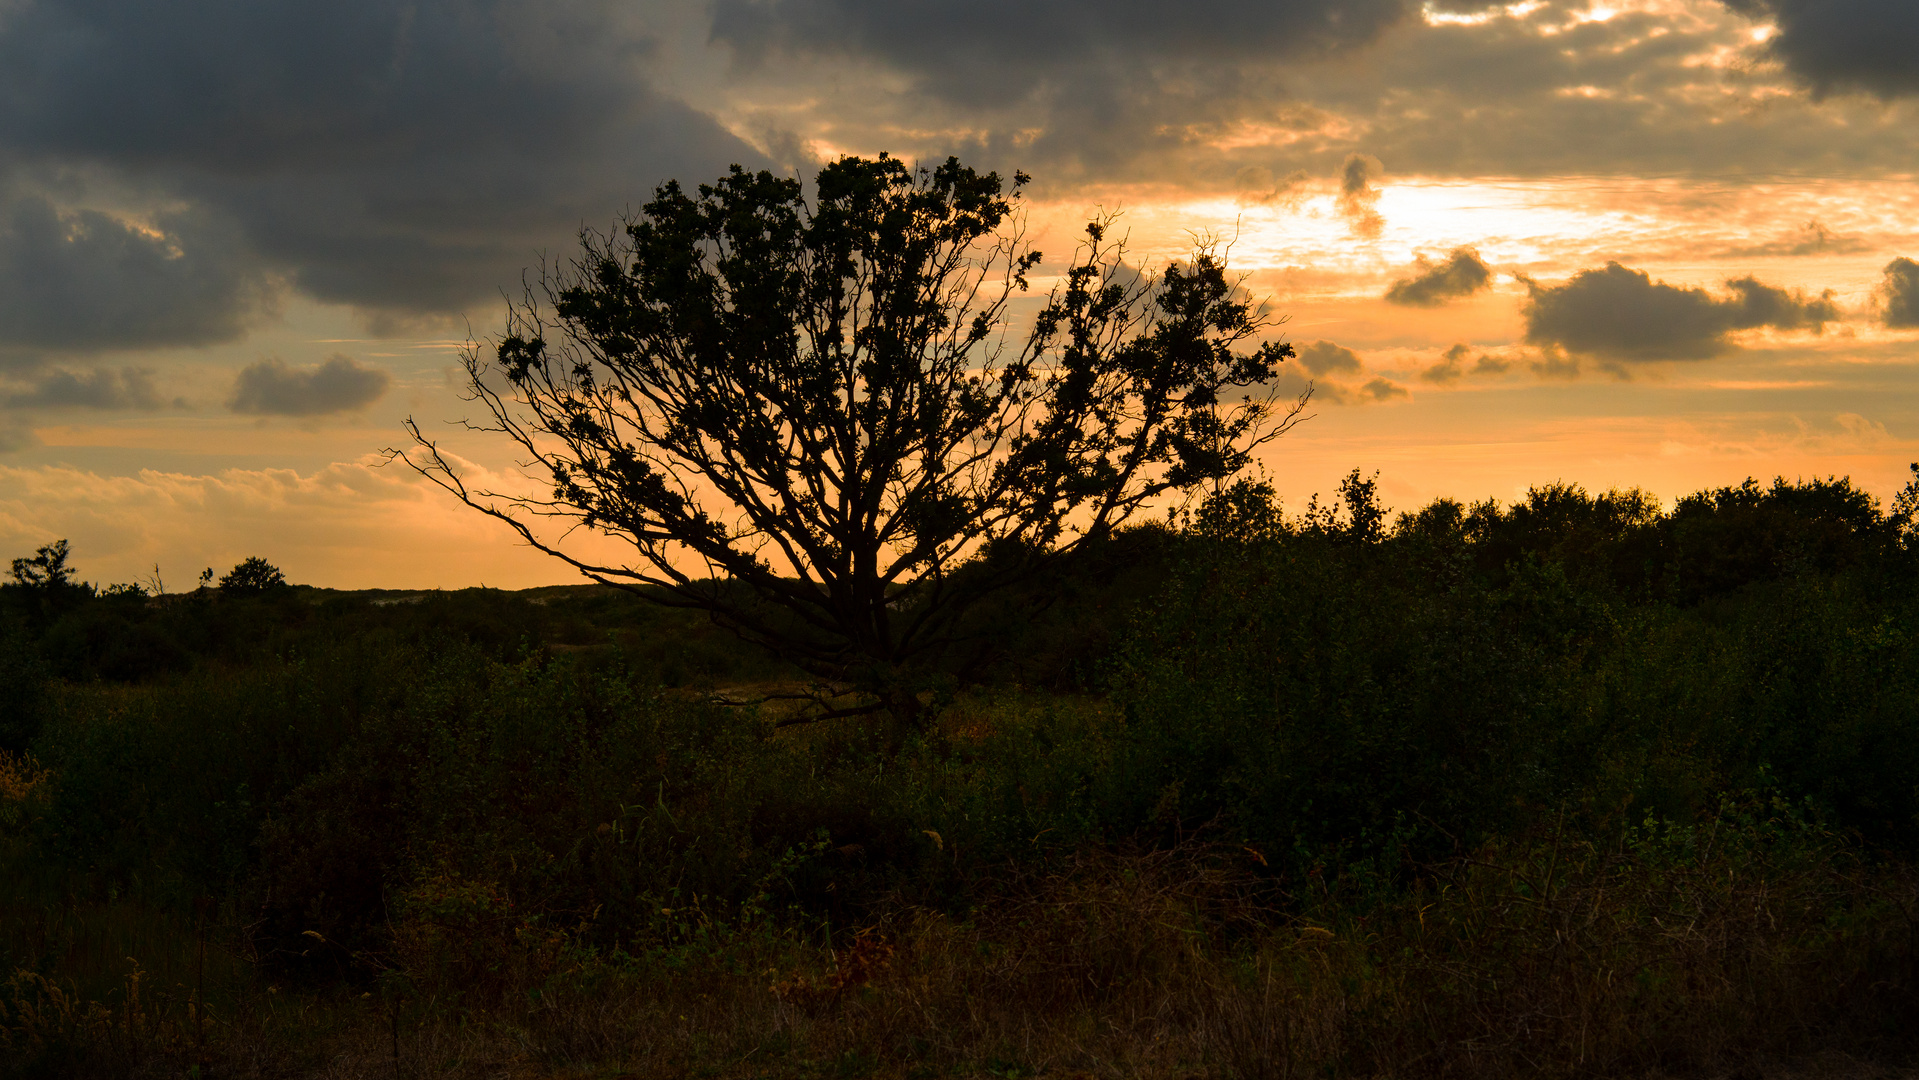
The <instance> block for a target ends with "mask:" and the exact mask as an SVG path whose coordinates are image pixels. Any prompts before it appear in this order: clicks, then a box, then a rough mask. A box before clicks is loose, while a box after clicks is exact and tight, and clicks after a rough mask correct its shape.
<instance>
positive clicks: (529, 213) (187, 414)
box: [0, 0, 1919, 591]
mask: <svg viewBox="0 0 1919 1080" xmlns="http://www.w3.org/2000/svg"><path fill="white" fill-rule="evenodd" d="M882 151H884V152H888V153H891V154H893V155H895V156H897V157H901V158H905V159H907V160H912V161H923V162H936V161H940V160H944V159H945V158H946V157H947V156H948V155H957V156H958V157H960V158H961V160H963V161H964V162H966V163H967V164H970V165H974V166H977V167H980V168H990V169H995V170H999V171H1000V172H1001V173H1002V174H1004V175H1009V176H1010V175H1011V174H1012V172H1013V171H1014V170H1021V171H1024V172H1026V173H1028V174H1030V175H1031V176H1032V177H1033V178H1034V180H1033V183H1032V184H1031V185H1030V186H1029V188H1028V189H1027V195H1026V206H1027V215H1028V220H1027V232H1028V238H1029V239H1030V240H1031V241H1032V242H1033V244H1034V245H1035V246H1036V247H1037V248H1038V249H1040V250H1041V251H1042V252H1045V253H1047V254H1049V255H1053V256H1055V258H1054V259H1052V260H1050V261H1049V264H1043V265H1042V267H1041V271H1042V273H1043V272H1044V271H1045V269H1046V266H1047V265H1057V264H1059V263H1060V262H1062V261H1063V259H1064V257H1065V256H1067V255H1069V254H1070V252H1071V249H1072V246H1073V243H1074V240H1075V237H1076V236H1077V234H1078V233H1079V230H1080V229H1081V227H1082V226H1083V224H1084V222H1085V221H1086V220H1087V218H1088V217H1089V216H1091V215H1094V214H1101V213H1109V214H1110V213H1116V214H1118V215H1119V217H1118V222H1119V225H1118V229H1119V230H1120V231H1121V232H1123V233H1125V234H1126V235H1127V237H1128V243H1129V247H1130V250H1131V252H1132V258H1134V259H1135V260H1137V261H1138V262H1139V263H1141V264H1142V265H1146V266H1148V267H1151V266H1154V265H1163V264H1164V262H1165V261H1166V260H1169V259H1174V258H1178V257H1180V256H1181V255H1183V254H1185V253H1188V252H1190V251H1191V250H1192V247H1193V245H1194V244H1195V243H1196V242H1205V241H1212V242H1215V243H1217V244H1218V245H1219V246H1220V248H1221V249H1222V250H1224V251H1226V252H1227V253H1228V255H1229V259H1230V263H1231V265H1232V266H1233V267H1234V268H1235V269H1236V270H1238V271H1239V272H1241V273H1243V274H1245V275H1246V277H1245V286H1246V288H1247V289H1249V290H1250V291H1251V292H1252V293H1253V294H1254V295H1255V296H1258V297H1260V298H1262V299H1263V301H1264V302H1265V303H1266V305H1267V310H1268V311H1269V313H1270V314H1271V316H1272V317H1273V318H1274V319H1275V321H1276V323H1277V330H1276V333H1277V334H1279V335H1280V336H1283V337H1284V339H1285V340H1288V341H1290V342H1292V343H1293V344H1294V346H1295V348H1296V349H1297V351H1298V357H1297V359H1296V360H1294V361H1292V362H1290V363H1289V364H1288V365H1287V371H1286V374H1285V378H1286V379H1288V380H1291V381H1290V382H1289V383H1288V385H1289V386H1300V385H1304V382H1305V381H1306V380H1309V379H1310V380H1311V381H1312V382H1313V385H1314V387H1315V394H1314V397H1313V402H1312V408H1311V413H1312V418H1311V419H1310V420H1309V421H1307V422H1306V423H1304V424H1302V425H1300V426H1299V427H1297V428H1296V429H1294V430H1293V431H1292V432H1291V433H1289V434H1288V435H1287V436H1286V437H1285V438H1283V439H1281V440H1279V441H1278V442H1276V443H1274V444H1272V445H1271V446H1270V448H1269V449H1268V450H1267V451H1266V452H1265V453H1264V454H1263V456H1262V459H1261V462H1260V468H1261V470H1262V471H1263V472H1264V474H1265V475H1266V477H1267V478H1268V479H1270V480H1271V481H1272V482H1273V484H1274V485H1275V486H1276V487H1277V488H1278V490H1279V491H1280V492H1281V493H1282V495H1283V496H1284V498H1285V499H1286V502H1287V504H1288V505H1289V506H1291V507H1293V508H1294V509H1299V508H1302V507H1303V506H1304V504H1305V500H1306V499H1307V498H1308V497H1309V496H1310V495H1311V494H1312V493H1314V492H1329V491H1331V490H1332V488H1333V487H1334V485H1336V484H1337V482H1338V480H1339V478H1340V477H1341V476H1343V475H1344V474H1346V473H1347V472H1349V471H1350V470H1352V469H1355V468H1358V469H1361V470H1364V471H1365V472H1367V473H1372V472H1375V471H1377V473H1378V474H1379V483H1380V490H1381V492H1382V494H1383V496H1384V498H1385V500H1386V501H1387V502H1388V503H1389V504H1390V505H1392V506H1394V507H1396V508H1399V509H1410V508H1414V507H1417V506H1419V505H1422V504H1424V503H1425V502H1426V501H1429V500H1430V499H1432V498H1435V497H1438V496H1451V497H1454V498H1459V499H1462V500H1468V501H1476V500H1480V499H1488V498H1490V499H1497V500H1500V501H1501V502H1511V501H1513V500H1515V499H1518V498H1523V497H1524V495H1525V492H1526V491H1527V489H1528V488H1530V487H1532V486H1535V485H1540V484H1546V483H1552V482H1568V483H1578V484H1582V485H1584V486H1585V487H1586V488H1587V489H1589V490H1594V491H1603V490H1607V489H1611V488H1615V487H1618V488H1626V487H1639V488H1643V489H1645V490H1647V491H1649V492H1651V493H1652V494H1654V495H1656V496H1658V497H1660V498H1661V499H1662V500H1664V501H1665V502H1666V503H1667V504H1668V505H1670V504H1671V502H1672V501H1673V500H1674V499H1676V498H1677V497H1679V496H1681V495H1684V494H1686V493H1689V492H1692V491H1697V490H1700V489H1703V488H1708V487H1715V486H1720V485H1726V484H1737V483H1739V482H1740V481H1742V480H1744V479H1745V478H1747V477H1749V476H1751V477H1756V478H1759V479H1760V480H1762V481H1765V480H1769V479H1770V478H1772V477H1774V476H1780V475H1783V476H1785V477H1787V478H1789V479H1791V478H1803V477H1813V476H1822V477H1823V476H1829V475H1837V476H1850V477H1851V478H1852V479H1853V481H1854V482H1855V483H1856V484H1858V485H1859V486H1861V487H1863V488H1865V489H1866V490H1868V491H1871V492H1873V493H1874V494H1876V495H1878V496H1879V497H1881V498H1882V499H1890V497H1891V495H1892V494H1893V493H1894V492H1895V491H1897V490H1898V488H1899V487H1900V485H1901V484H1902V483H1904V482H1905V480H1906V479H1907V478H1908V476H1909V473H1908V469H1907V466H1908V463H1909V462H1911V461H1914V460H1919V263H1916V262H1915V261H1914V260H1916V259H1919V186H1916V185H1915V183H1914V170H1915V168H1919V4H1914V3H1912V2H1911V0H1522V2H1520V3H1515V4H1507V5H1500V4H1493V5H1490V6H1489V5H1483V4H1479V3H1477V2H1476V0H1431V2H1427V3H1424V4H1421V3H1419V2H1416V0H1188V2H1187V3H1183V4H1167V3H1162V2H1148V0H1101V2H1098V3H1095V2H1093V0H1021V2H1018V3H1014V2H1011V0H638V2H625V3H618V2H610V0H415V2H409V3H396V2H386V3H376V2H372V0H327V2H325V3H321V2H318V0H281V2H279V3H274V4H260V3H257V2H252V0H176V2H174V3H169V4H165V5H155V4H150V3H139V2H134V0H0V556H6V557H11V556H14V555H24V554H29V553H31V552H32V551H33V550H34V549H35V548H36V547H38V546H39V545H41V544H44V543H47V542H49V541H51V540H54V539H56V538H66V539H68V540H69V541H70V542H71V544H72V550H73V553H74V554H73V562H74V564H75V565H76V566H77V567H78V568H79V570H80V572H81V574H82V576H83V577H85V578H87V579H89V580H93V581H96V582H99V583H101V584H105V583H108V582H117V581H147V582H152V581H153V580H155V579H156V578H157V580H158V581H160V582H161V583H163V584H164V586H165V587H166V588H167V589H169V590H174V591H177V590H179V589H182V588H188V587H191V586H192V585H193V583H194V580H195V579H196V578H197V576H198V575H199V573H200V571H201V570H202V569H203V568H213V569H215V570H216V571H217V572H224V570H225V569H227V568H229V567H231V566H232V565H233V564H235V563H237V562H238V561H240V560H241V559H242V558H245V557H247V556H251V555H257V556H261V557H264V558H266V559H268V560H269V561H270V562H273V563H274V564H275V565H277V566H280V567H282V568H283V569H284V570H285V571H286V572H287V574H288V576H289V577H290V578H291V579H292V580H294V581H297V582H302V583H308V584H315V585H325V586H332V587H338V588H372V587H380V588H455V587H462V586H468V585H476V584H486V585H491V586H499V587H525V586H531V585H538V584H548V583H558V582H565V581H569V580H576V578H575V577H574V575H573V572H572V571H570V570H568V569H567V568H565V567H563V566H561V565H558V564H556V563H553V562H552V561H551V560H549V559H547V558H546V557H545V556H541V555H538V554H536V553H534V552H531V551H529V550H527V549H525V548H523V547H519V546H516V544H515V542H514V537H513V536H512V535H511V534H510V533H508V532H507V531H506V530H505V529H504V528H503V527H502V526H500V525H499V524H498V523H496V522H492V521H490V520H488V519H485V518H483V517H480V516H479V515H476V514H474V513H473V512H471V511H469V510H466V509H464V508H462V507H460V506H459V505H458V504H456V503H454V502H453V501H452V500H451V499H450V498H449V497H447V496H446V495H445V494H444V493H443V492H441V491H440V490H439V489H437V488H435V487H432V486H431V485H428V484H426V483H424V482H422V481H421V480H420V479H419V478H418V477H417V476H415V475H413V474H412V473H411V472H409V471H407V470H405V469H404V468H399V467H385V466H382V464H381V462H382V461H383V460H384V459H383V458H382V456H381V453H380V451H381V450H382V449H383V448H386V447H391V446H401V445H404V444H405V438H406V437H405V434H404V432H403V430H402V428H401V424H402V421H403V420H404V419H405V418H407V417H409V416H411V417H414V418H415V419H416V420H417V421H418V422H419V423H420V424H421V425H422V427H424V428H426V429H428V430H431V431H439V432H445V433H446V439H447V446H448V447H449V449H450V450H452V451H453V452H455V453H457V454H458V455H459V456H460V457H461V459H462V460H464V461H465V462H467V463H468V466H467V467H468V468H470V469H472V470H473V471H474V473H475V475H476V476H479V477H482V478H484V477H488V476H492V477H495V478H509V479H510V477H511V475H512V473H513V470H514V462H513V458H512V457H511V455H510V454H509V453H508V448H507V447H506V446H505V445H503V444H499V443H497V442H496V441H493V440H489V439H487V438H485V437H482V436H475V435H473V434H470V433H468V432H466V431H465V430H464V429H462V428H460V427H458V426H457V425H455V424H452V423H450V422H452V421H457V420H459V419H461V418H463V417H468V416H471V415H472V414H473V407H472V406H471V405H469V404H468V403H466V402H464V401H462V399H461V397H460V395H459V386H460V380H459V378H458V376H459V374H460V369H459V350H460V349H461V348H462V347H463V346H464V345H465V343H467V342H468V341H479V342H482V343H483V342H485V341H486V339H487V338H488V336H489V335H490V334H493V333H495V332H497V330H498V328H499V326H500V325H501V318H502V315H503V312H504V310H505V299H504V298H505V297H508V296H518V295H519V293H520V289H521V284H522V282H523V280H525V279H526V275H528V274H537V273H538V271H539V268H540V267H541V265H542V264H543V263H550V262H553V261H556V260H563V259H565V258H566V257H567V256H568V255H569V254H570V253H571V252H572V251H573V250H574V249H576V248H577V244H578V241H577V237H578V234H579V231H580V230H581V229H582V228H583V227H587V228H600V229H604V228H607V227H609V226H611V225H612V224H613V223H614V222H615V221H616V220H617V219H618V217H619V215H620V214H621V213H622V212H623V211H626V210H629V209H630V208H633V207H637V206H638V205H639V204H641V203H643V202H644V201H646V199H647V198H649V197H650V195H651V193H652V190H653V188H654V187H655V186H656V185H657V184H659V183H660V182H662V181H664V180H666V179H669V178H679V179H682V180H684V181H686V182H688V183H695V182H698V181H701V180H709V179H711V178H713V177H716V176H718V175H720V174H721V173H723V172H724V171H725V169H726V168H727V167H728V166H729V165H731V164H734V163H738V164H741V165H744V166H747V167H748V168H754V169H771V170H774V171H777V172H782V173H786V174H789V175H793V174H798V175H802V176H810V175H811V174H812V172H813V171H814V170H816V169H817V168H818V167H819V165H820V164H822V163H823V162H825V161H827V160H831V159H832V158H834V157H836V156H838V155H841V154H860V155H873V154H877V153H879V152H882ZM502 482H507V481H506V480H502Z"/></svg>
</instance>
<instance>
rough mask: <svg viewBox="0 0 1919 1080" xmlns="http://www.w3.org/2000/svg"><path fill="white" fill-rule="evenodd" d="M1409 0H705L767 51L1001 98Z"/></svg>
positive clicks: (1398, 12) (1396, 14)
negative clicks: (864, 62)
mask: <svg viewBox="0 0 1919 1080" xmlns="http://www.w3.org/2000/svg"><path fill="white" fill-rule="evenodd" d="M1416 9H1417V5H1415V4H1412V3H1410V2H1408V0H1198V2H1196V3H1191V4H1183V5H1182V4H1165V3H1158V2H1155V0H1110V2H1100V0H1038V2H1034V0H718V3H717V4H716V5H715V8H714V16H713V36H714V37H715V38H716V39H717V40H720V41H724V42H726V43H728V44H730V45H732V46H733V47H734V48H735V49H736V50H737V51H738V52H739V54H740V55H741V56H742V57H743V58H744V59H745V60H747V62H749V63H751V62H754V61H758V60H760V59H763V58H764V57H765V56H767V55H768V54H770V53H786V54H810V55H815V56H822V55H823V56H854V57H874V58H878V59H879V60H881V61H882V62H883V63H885V64H887V65H888V66H890V67H892V68H893V69H894V70H896V71H899V72H901V73H904V74H906V75H908V76H909V77H910V78H912V79H913V80H914V81H915V83H916V84H917V85H919V86H920V87H921V88H922V89H923V90H925V91H926V92H928V93H930V94H931V95H933V96H935V97H937V98H941V99H945V100H950V101H958V102H963V103H967V104H1004V103H1007V102H1011V101H1016V100H1019V99H1021V98H1025V97H1027V96H1028V95H1030V94H1033V93H1035V92H1036V91H1041V90H1044V89H1047V88H1049V87H1062V88H1063V87H1073V88H1075V90H1076V91H1077V92H1081V93H1087V92H1091V93H1095V94H1097V93H1101V92H1102V91H1105V90H1110V89H1113V88H1114V87H1116V86H1117V85H1118V84H1120V83H1123V82H1125V81H1129V80H1130V81H1134V82H1137V81H1139V80H1142V79H1144V80H1146V81H1148V82H1151V81H1154V79H1155V76H1156V75H1157V74H1159V69H1160V68H1161V66H1162V65H1164V64H1167V63H1178V62H1180V61H1188V62H1196V63H1199V64H1207V65H1217V64H1219V63H1221V62H1227V61H1243V60H1256V61H1260V62H1270V61H1285V60H1291V59H1296V58H1299V57H1302V56H1315V55H1323V54H1325V53H1329V52H1338V51H1342V50H1345V49H1348V48H1351V47H1353V46H1356V45H1361V44H1364V43H1366V42H1369V41H1371V40H1373V39H1374V38H1375V37H1376V36H1377V35H1378V34H1379V33H1380V31H1382V30H1383V29H1385V28H1386V27H1388V26H1390V25H1392V24H1393V23H1395V22H1398V21H1400V20H1401V19H1403V18H1404V17H1405V16H1407V15H1408V14H1410V13H1411V12H1412V11H1414V10H1416Z"/></svg>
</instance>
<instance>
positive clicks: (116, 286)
mask: <svg viewBox="0 0 1919 1080" xmlns="http://www.w3.org/2000/svg"><path fill="white" fill-rule="evenodd" d="M240 248H241V245H240V244H238V243H237V237H236V236H235V235H234V231H233V230H232V229H230V228H226V227H223V226H221V225H220V224H219V223H217V222H214V221H210V220H208V217H207V215H205V214H197V213H168V214H161V215H158V216H157V217H156V218H155V219H154V221H153V222H152V224H151V225H149V226H146V227H142V226H140V225H136V224H133V223H131V222H129V221H126V220H123V219H122V218H119V217H116V216H113V215H110V214H106V213H103V212H100V211H97V210H67V211H64V212H63V211H62V209H61V208H60V207H58V206H56V205H55V204H54V203H53V202H52V201H51V200H50V199H48V198H46V197H45V196H43V195H40V194H36V193H33V192H21V191H18V190H16V191H15V192H14V193H13V194H12V197H11V198H8V199H4V200H0V346H8V347H11V348H12V349H15V350H18V349H31V350H39V349H46V350H58V351H95V350H101V349H123V348H140V347H147V346H159V345H205V344H211V343H213V342H218V341H227V340H231V339H233V338H236V337H238V336H239V335H240V334H241V333H242V332H243V331H244V330H245V327H246V324H247V322H248V319H249V317H250V315H251V313H252V312H253V310H254V308H255V307H256V305H257V302H258V300H259V299H260V297H261V295H262V292H263V287H262V285H261V282H260V280H259V278H258V275H257V273H256V271H255V268H254V267H253V266H252V265H251V264H250V261H249V259H248V258H247V256H246V255H245V254H244V252H243V251H242V250H240Z"/></svg>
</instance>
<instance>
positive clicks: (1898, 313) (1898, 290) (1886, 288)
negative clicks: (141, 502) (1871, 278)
mask: <svg viewBox="0 0 1919 1080" xmlns="http://www.w3.org/2000/svg"><path fill="white" fill-rule="evenodd" d="M1885 275H1886V276H1885V279H1884V280H1882V281H1881V282H1880V283H1879V288H1878V290H1877V292H1878V301H1879V317H1880V319H1882V320H1883V321H1884V322H1885V324H1886V325H1887V326H1892V327H1907V326H1919V263H1916V262H1913V261H1912V260H1911V259H1908V258H1906V257H1905V256H1903V255H1902V256H1900V257H1899V258H1897V259H1894V260H1892V261H1891V262H1889V263H1887V264H1886V270H1885Z"/></svg>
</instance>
